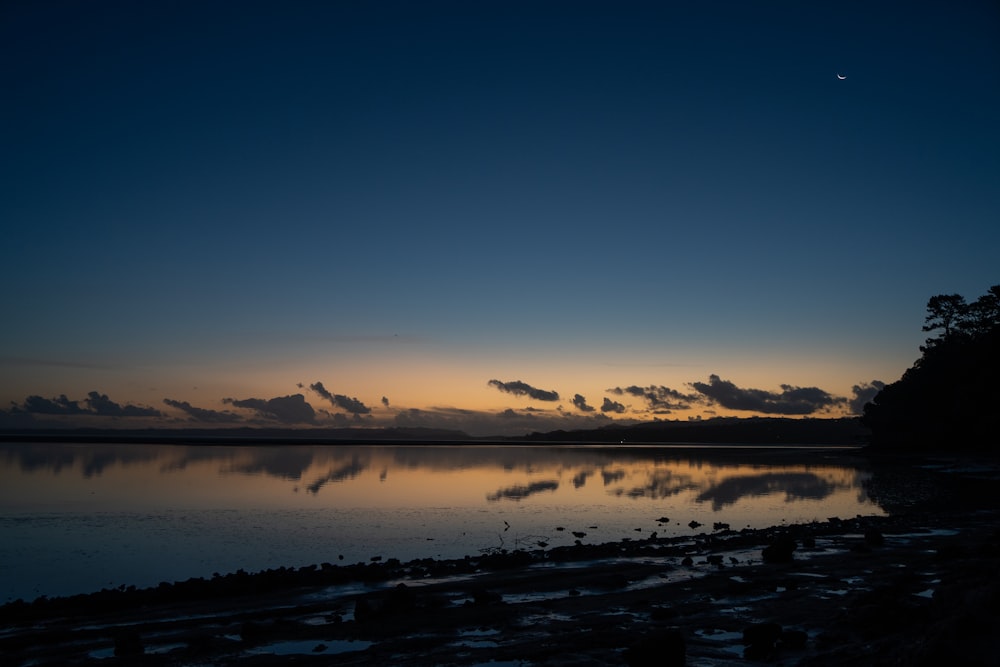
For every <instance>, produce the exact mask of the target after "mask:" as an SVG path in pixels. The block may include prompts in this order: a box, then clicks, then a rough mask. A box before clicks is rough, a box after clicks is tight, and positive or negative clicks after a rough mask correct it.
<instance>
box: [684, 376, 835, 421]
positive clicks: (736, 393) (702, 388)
mask: <svg viewBox="0 0 1000 667" xmlns="http://www.w3.org/2000/svg"><path fill="white" fill-rule="evenodd" d="M691 386H692V387H694V388H695V389H696V390H697V391H699V392H701V393H702V394H704V395H705V397H706V398H708V400H709V401H711V402H713V403H718V404H719V405H721V406H722V407H724V408H729V409H730V410H750V411H753V412H762V413H764V414H772V415H811V414H813V413H814V412H817V411H820V410H822V409H825V408H830V407H833V406H835V405H840V404H843V403H845V402H846V401H847V399H845V398H840V397H837V396H831V395H830V394H828V393H827V392H825V391H823V390H822V389H819V388H817V387H793V386H792V385H787V384H783V385H781V393H780V394H779V393H775V392H770V391H765V390H763V389H741V388H739V387H737V386H736V385H735V384H733V383H732V382H730V381H728V380H723V379H721V378H720V377H719V376H718V375H714V374H713V375H710V376H709V377H708V383H707V384H706V383H704V382H692V383H691Z"/></svg>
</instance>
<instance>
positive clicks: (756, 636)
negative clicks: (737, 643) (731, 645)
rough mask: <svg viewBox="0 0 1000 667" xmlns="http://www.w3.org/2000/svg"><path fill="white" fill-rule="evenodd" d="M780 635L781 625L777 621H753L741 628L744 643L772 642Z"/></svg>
mask: <svg viewBox="0 0 1000 667" xmlns="http://www.w3.org/2000/svg"><path fill="white" fill-rule="evenodd" d="M780 637H781V626H780V625H778V624H777V623H754V624H753V625H748V626H747V627H745V628H743V643H744V644H746V645H753V644H769V645H770V646H774V643H775V642H776V641H778V639H779V638H780Z"/></svg>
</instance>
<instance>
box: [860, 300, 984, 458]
mask: <svg viewBox="0 0 1000 667" xmlns="http://www.w3.org/2000/svg"><path fill="white" fill-rule="evenodd" d="M923 330H924V331H927V332H930V333H932V334H934V335H932V336H931V337H930V338H928V339H927V340H926V342H925V344H924V345H922V346H921V348H920V351H921V353H922V356H921V357H920V358H919V359H917V361H916V362H915V363H914V364H913V366H912V367H910V368H909V369H908V370H907V371H906V372H905V373H903V377H902V378H900V379H899V380H898V381H896V382H893V383H892V384H889V385H886V386H885V388H883V389H882V391H880V392H879V393H878V394H877V395H876V396H875V398H874V399H872V401H871V402H870V403H868V404H867V405H866V406H865V409H864V416H863V417H862V423H864V425H865V426H867V427H868V428H870V429H871V431H872V445H873V446H874V447H880V448H896V449H908V450H921V451H926V450H939V451H955V450H962V451H981V452H986V451H989V452H1000V438H998V436H1000V384H998V381H1000V285H994V286H993V287H991V288H990V289H989V291H988V292H987V293H986V294H984V295H983V296H981V297H979V298H978V299H976V300H975V301H973V302H972V303H968V302H967V301H966V300H965V298H964V297H963V296H961V295H960V294H939V295H937V296H933V297H931V298H930V300H929V301H928V302H927V317H926V319H925V324H924V327H923ZM994 443H996V444H994Z"/></svg>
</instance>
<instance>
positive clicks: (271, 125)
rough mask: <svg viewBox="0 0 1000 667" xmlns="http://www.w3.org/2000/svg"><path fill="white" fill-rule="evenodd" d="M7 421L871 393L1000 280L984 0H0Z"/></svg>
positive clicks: (405, 421) (696, 407)
mask: <svg viewBox="0 0 1000 667" xmlns="http://www.w3.org/2000/svg"><path fill="white" fill-rule="evenodd" d="M0 77H2V78H0V178H2V181H0V182H2V183H3V196H2V197H0V229H2V239H3V240H2V242H0V279H2V284H3V287H4V292H3V311H2V312H3V325H2V326H0V427H13V428H22V427H33V426H37V427H51V426H61V425H83V426H95V427H108V428H115V427H135V426H138V425H153V426H164V427H177V426H183V427H200V426H206V427H207V426H240V425H269V426H294V427H318V426H343V425H359V426H370V427H378V426H429V427H442V428H458V429H461V430H465V431H466V432H468V433H470V434H474V435H490V434H515V433H525V432H529V431H547V430H554V429H560V428H561V429H573V428H592V427H596V426H601V425H606V424H610V423H615V422H623V423H631V422H635V421H649V420H654V419H677V420H688V419H699V418H710V417H715V416H743V417H752V416H791V417H804V416H809V417H831V416H834V417H835V416H842V415H849V414H852V413H856V412H857V411H858V409H859V408H860V406H861V405H863V402H864V400H867V399H868V398H870V397H871V395H873V393H874V391H876V390H877V388H878V387H879V386H881V383H888V382H892V381H895V380H897V379H898V378H899V377H900V375H901V374H902V373H903V372H904V371H905V370H906V369H907V368H908V367H909V366H910V365H912V363H913V362H914V360H915V359H917V358H918V357H919V354H920V352H919V346H920V344H921V343H922V342H923V340H924V338H925V337H926V336H927V334H926V333H924V332H922V331H921V326H922V325H923V318H924V314H925V310H924V309H925V305H926V303H927V299H928V298H929V297H930V296H932V295H935V294H944V293H959V294H962V295H964V296H965V297H966V298H968V299H969V300H973V299H975V298H977V297H978V296H979V295H981V294H983V293H985V292H986V291H987V289H988V288H989V287H990V286H991V285H994V284H997V283H998V282H1000V270H998V267H1000V260H998V258H1000V124H998V123H997V121H996V119H997V118H1000V7H998V5H997V4H996V3H995V2H993V1H992V0H969V1H967V2H962V3H940V2H912V1H910V2H797V1H796V2H792V1H788V2H784V1H773V2H698V3H692V2H685V3H681V2H613V3H612V2H517V1H509V0H508V1H504V2H499V1H497V2H492V1H489V0H486V1H483V2H434V1H429V2H378V1H374V2H360V1H359V2H350V1H344V2H329V3H327V2H280V3H279V2H256V1H248V2H240V3H232V2H212V1H207V2H206V1H202V2H164V1H158V0H150V1H148V2H142V3H136V2H107V1H102V0H94V1H88V2H82V1H81V2H58V1H48V2H33V1H13V2H4V3H3V5H2V6H0Z"/></svg>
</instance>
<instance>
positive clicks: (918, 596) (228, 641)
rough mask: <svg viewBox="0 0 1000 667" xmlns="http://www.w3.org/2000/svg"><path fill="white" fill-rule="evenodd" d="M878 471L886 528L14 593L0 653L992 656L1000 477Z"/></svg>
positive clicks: (154, 658) (874, 482)
mask: <svg viewBox="0 0 1000 667" xmlns="http://www.w3.org/2000/svg"><path fill="white" fill-rule="evenodd" d="M708 451H710V452H711V451H714V448H709V450H708ZM741 451H743V452H749V451H752V450H750V449H746V450H741ZM718 454H719V455H720V456H726V455H727V454H726V453H725V452H718ZM828 455H829V452H828V451H827V450H825V449H824V448H820V449H817V450H805V451H798V452H797V456H798V457H801V458H803V459H805V460H808V459H809V458H812V459H813V460H815V461H816V462H820V461H822V460H824V459H825V457H827V456H828ZM848 455H850V456H855V455H856V454H855V453H853V452H852V453H850V454H848ZM756 456H758V457H759V458H758V459H755V460H760V461H761V462H762V463H764V462H767V461H769V460H772V459H771V458H770V457H772V456H777V458H778V460H781V457H782V456H783V454H782V453H781V452H779V451H776V450H766V449H757V450H756ZM875 461H876V463H874V464H873V465H874V466H875V468H874V470H875V474H874V475H873V477H872V479H871V484H870V486H869V487H868V488H867V491H868V493H869V494H870V495H872V496H873V497H874V498H876V499H877V500H878V502H879V504H880V505H881V506H882V507H883V508H884V509H886V511H888V512H889V516H885V517H861V516H858V517H830V518H829V519H827V520H825V521H817V522H813V523H809V524H797V525H779V526H774V527H771V528H766V529H749V528H746V529H741V530H734V529H730V527H729V526H728V525H726V524H722V523H720V524H717V525H715V526H712V527H709V526H704V527H700V528H699V529H698V530H697V534H695V535H692V536H685V537H663V538H660V537H657V536H656V535H655V534H646V535H644V536H642V537H637V538H636V539H632V540H623V541H620V542H610V543H604V544H578V545H575V546H563V547H558V548H551V549H536V550H530V551H529V550H504V549H483V550H480V553H479V554H478V555H469V556H467V557H465V558H464V559H456V560H435V559H421V560H415V561H411V562H407V563H402V562H400V561H398V560H396V559H393V558H391V555H390V554H386V555H385V556H386V557H385V558H382V557H373V558H372V559H371V561H370V562H359V563H356V564H330V563H318V564H312V565H306V566H303V567H283V568H278V569H272V570H266V571H262V572H255V573H248V572H244V571H237V572H234V573H227V574H215V575H213V576H212V577H211V578H195V579H190V580H187V581H184V582H173V583H169V582H164V583H161V584H160V585H159V586H157V587H153V588H147V589H136V588H134V587H129V588H124V587H123V588H119V589H113V590H107V589H106V590H103V591H99V592H95V593H91V594H87V595H77V596H70V597H64V598H40V599H38V600H36V601H33V602H26V601H16V602H12V603H8V604H6V605H3V606H2V607H0V653H3V654H4V655H5V659H6V660H8V661H9V662H8V664H11V665H28V664H31V665H55V664H60V665H62V664H69V665H72V664H78V665H85V664H111V665H114V664H122V665H126V664H129V665H130V664H144V665H172V666H174V665H176V666H180V665H197V664H213V665H277V664H302V665H320V664H330V663H331V662H336V663H337V664H390V663H391V664H417V665H420V664H427V665H431V664H454V665H474V664H488V663H490V662H491V661H492V662H497V661H499V662H498V663H497V664H544V665H569V664H592V665H616V664H628V665H644V664H661V665H662V664H666V665H682V664H715V665H728V664H745V661H746V660H748V659H749V660H775V659H777V660H780V661H781V663H782V664H799V665H834V664H846V663H847V662H852V661H860V662H862V663H863V664H935V661H937V662H938V664H939V663H940V662H943V661H958V662H961V663H962V664H969V665H976V664H984V665H985V664H990V661H991V660H992V659H993V645H992V638H993V637H994V636H995V634H996V632H997V631H1000V616H998V610H1000V605H998V604H997V603H998V602H1000V583H998V582H996V579H995V576H994V575H995V571H996V568H997V566H998V565H1000V503H998V502H997V499H996V498H994V497H993V496H992V489H994V488H995V485H996V482H997V480H998V479H1000V466H998V465H995V464H991V463H989V462H987V463H984V462H983V461H982V460H970V459H958V458H955V457H951V458H936V457H924V458H921V459H915V460H908V461H900V460H896V459H893V460H891V461H882V462H881V463H879V462H878V459H877V458H876V459H875ZM994 463H995V462H994ZM910 472H912V473H915V474H916V478H915V477H914V476H913V475H910V474H906V473H910ZM915 479H916V480H917V481H914V480H915ZM723 518H724V517H723ZM674 520H675V521H676V520H681V521H683V520H684V518H683V517H676V518H675V519H674Z"/></svg>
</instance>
